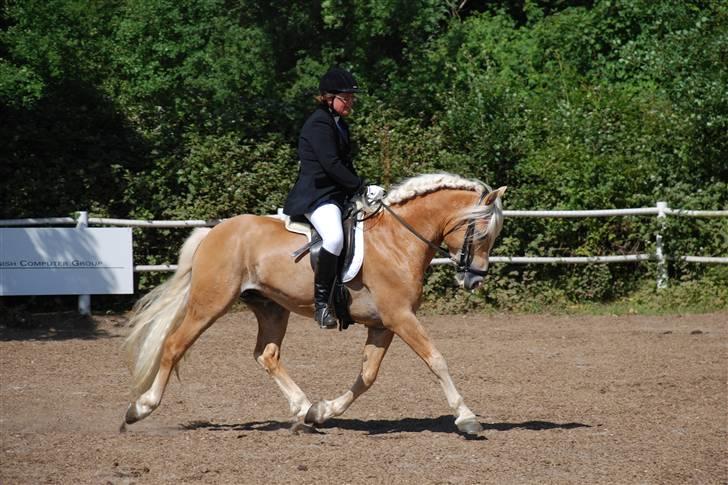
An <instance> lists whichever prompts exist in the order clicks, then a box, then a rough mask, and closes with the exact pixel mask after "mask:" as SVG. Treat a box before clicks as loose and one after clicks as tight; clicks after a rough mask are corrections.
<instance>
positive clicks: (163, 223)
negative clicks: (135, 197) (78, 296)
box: [0, 202, 728, 287]
mask: <svg viewBox="0 0 728 485" xmlns="http://www.w3.org/2000/svg"><path fill="white" fill-rule="evenodd" d="M503 215H504V216H505V217H513V218H519V217H533V218H585V217H616V216H657V217H658V218H664V217H667V216H675V217H701V218H702V217H728V210H686V209H672V208H670V207H668V206H667V203H666V202H658V203H657V204H656V206H655V207H637V208H628V209H602V210H505V211H503ZM80 220H84V221H87V224H88V225H99V226H121V227H138V228H185V227H187V228H191V227H211V226H214V225H216V224H219V223H220V222H221V220H219V219H213V220H200V219H197V220H186V221H180V220H143V219H113V218H106V217H88V213H86V212H79V217H78V218H73V217H47V218H32V219H0V227H33V226H48V225H79V221H80ZM663 244H664V241H663V238H662V235H661V234H658V235H657V236H656V251H655V254H627V255H607V256H554V257H545V256H491V258H490V261H491V262H492V263H504V264H593V263H599V264H611V263H629V262H639V261H656V262H657V264H658V283H657V284H658V286H659V287H664V286H665V285H666V284H667V267H666V263H667V261H685V262H688V263H700V264H726V263H728V257H716V256H668V255H665V254H663ZM432 264H434V265H438V264H451V261H450V260H449V259H446V258H436V259H434V260H433V261H432ZM176 268H177V265H174V264H158V265H143V264H140V265H135V266H134V271H135V272H138V273H148V272H156V271H174V270H175V269H176Z"/></svg>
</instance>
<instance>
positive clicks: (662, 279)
mask: <svg viewBox="0 0 728 485" xmlns="http://www.w3.org/2000/svg"><path fill="white" fill-rule="evenodd" d="M666 217H667V202H658V203H657V221H658V228H657V235H656V236H655V243H656V244H655V257H656V258H657V289H658V290H660V289H663V288H667V258H665V253H664V251H663V249H664V248H663V244H662V233H663V231H664V230H665V218H666Z"/></svg>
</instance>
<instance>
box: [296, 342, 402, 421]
mask: <svg viewBox="0 0 728 485" xmlns="http://www.w3.org/2000/svg"><path fill="white" fill-rule="evenodd" d="M393 337H394V332H392V331H391V330H389V329H386V328H382V327H379V328H372V327H370V328H369V329H368V333H367V342H366V345H364V360H363V362H362V368H361V373H360V374H359V376H358V377H357V378H356V381H355V382H354V385H352V386H351V388H350V389H349V390H348V391H346V392H345V393H344V394H342V395H341V396H339V397H337V398H336V399H333V400H331V401H326V400H324V401H319V402H317V403H316V404H314V405H313V406H311V408H309V410H308V413H307V414H306V422H307V423H316V424H321V423H323V422H324V421H326V420H327V419H329V418H332V417H334V416H339V415H341V414H343V413H344V411H346V410H347V409H348V408H349V406H351V404H352V403H353V402H354V401H355V400H356V398H358V397H359V396H361V395H362V394H364V393H365V392H366V391H367V389H369V388H370V387H372V384H374V381H375V380H376V379H377V374H378V373H379V367H380V366H381V364H382V359H384V355H385V354H386V353H387V349H388V348H389V345H390V344H391V343H392V338H393Z"/></svg>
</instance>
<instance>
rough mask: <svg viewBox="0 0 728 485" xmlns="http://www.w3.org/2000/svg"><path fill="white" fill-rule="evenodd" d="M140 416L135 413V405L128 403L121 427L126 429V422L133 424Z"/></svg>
mask: <svg viewBox="0 0 728 485" xmlns="http://www.w3.org/2000/svg"><path fill="white" fill-rule="evenodd" d="M140 419H141V418H140V417H139V415H138V414H137V411H136V406H135V405H134V403H131V404H129V407H128V408H126V416H124V423H123V424H122V427H123V428H124V431H126V426H125V425H127V424H134V423H136V422H137V421H139V420H140ZM120 431H121V430H120Z"/></svg>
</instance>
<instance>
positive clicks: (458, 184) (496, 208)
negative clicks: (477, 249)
mask: <svg viewBox="0 0 728 485" xmlns="http://www.w3.org/2000/svg"><path fill="white" fill-rule="evenodd" d="M441 189H454V190H472V191H474V192H476V193H477V194H479V195H480V194H482V193H483V192H484V191H488V192H490V190H491V188H490V187H489V186H488V185H486V184H484V183H482V182H478V181H477V180H469V179H466V178H463V177H461V176H459V175H454V174H451V173H429V174H423V175H418V176H416V177H412V178H409V179H406V180H405V181H403V182H402V183H400V184H399V185H397V186H396V187H393V188H392V190H391V191H390V192H389V194H388V195H387V197H385V199H384V202H385V203H386V204H389V205H391V204H400V203H402V202H406V201H408V200H410V199H413V198H415V197H417V196H418V195H423V194H428V193H430V192H435V191H437V190H441ZM458 219H459V220H460V221H462V222H464V223H467V222H468V221H470V220H487V221H488V224H487V225H486V227H485V228H477V229H476V230H475V232H474V234H473V241H474V242H480V241H485V240H488V239H489V238H490V239H491V240H494V239H495V238H496V236H497V235H498V234H499V233H500V231H501V228H502V227H503V206H502V203H501V200H500V198H498V199H496V200H495V202H494V203H493V204H492V205H489V206H485V205H478V206H476V207H471V208H469V209H466V210H465V211H463V212H462V213H461V214H459V215H458Z"/></svg>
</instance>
